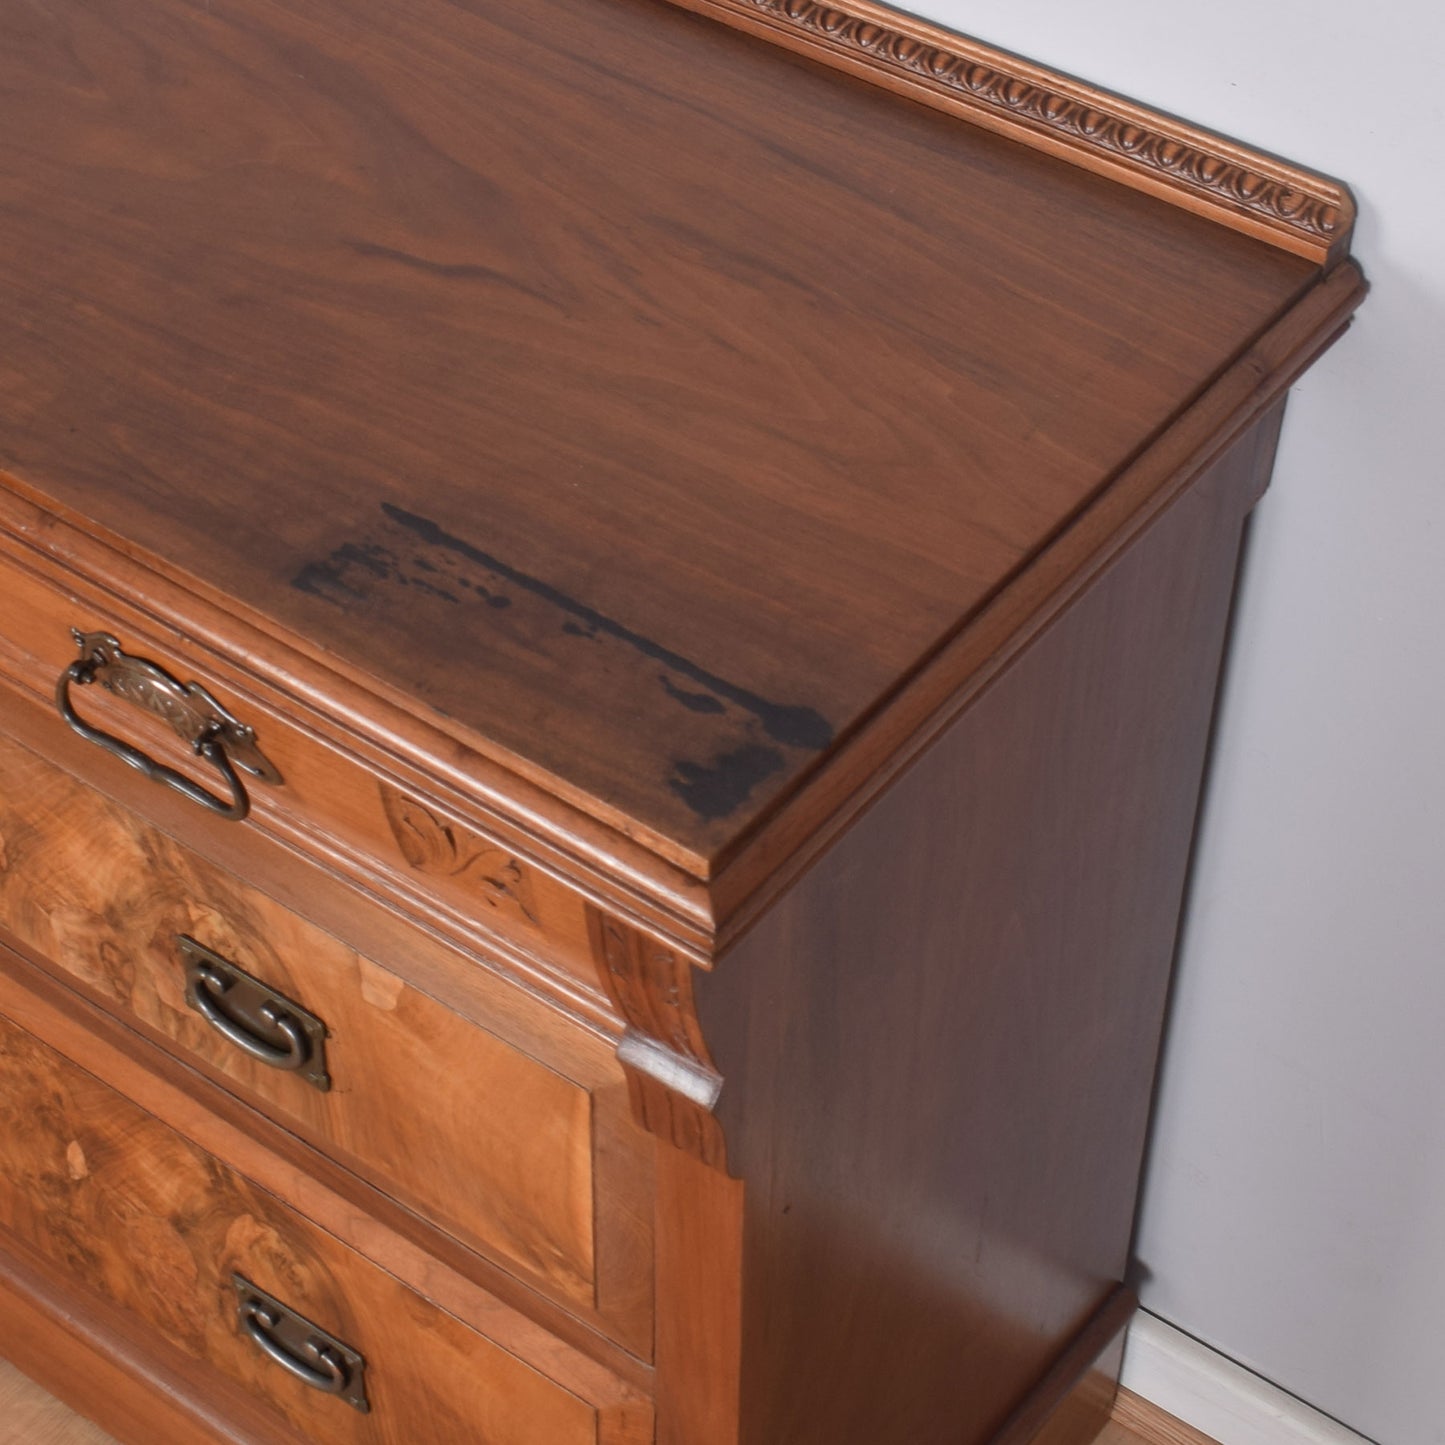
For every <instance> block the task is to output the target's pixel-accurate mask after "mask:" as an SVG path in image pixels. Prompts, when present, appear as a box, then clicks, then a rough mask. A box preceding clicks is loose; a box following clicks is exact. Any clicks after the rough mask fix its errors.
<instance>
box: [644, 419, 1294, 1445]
mask: <svg viewBox="0 0 1445 1445" xmlns="http://www.w3.org/2000/svg"><path fill="white" fill-rule="evenodd" d="M1276 423H1277V418H1270V419H1268V420H1267V421H1266V422H1265V423H1264V424H1262V426H1261V428H1260V429H1258V431H1257V432H1256V433H1255V434H1253V435H1251V436H1250V437H1247V438H1245V440H1244V441H1243V442H1242V443H1240V444H1239V445H1237V446H1236V447H1235V448H1234V450H1233V451H1232V452H1231V453H1229V454H1228V455H1227V456H1226V457H1225V458H1224V459H1222V460H1221V461H1220V462H1219V463H1218V464H1217V465H1216V466H1215V467H1214V468H1213V470H1212V471H1211V472H1210V473H1209V474H1208V475H1207V476H1206V477H1204V478H1203V479H1201V481H1200V482H1199V484H1198V485H1197V486H1196V487H1195V488H1194V489H1193V490H1192V491H1191V492H1190V493H1189V494H1188V495H1187V496H1186V497H1184V498H1183V499H1181V500H1180V501H1179V502H1177V503H1176V504H1175V505H1174V507H1172V508H1171V509H1170V510H1169V511H1168V512H1167V513H1165V514H1164V516H1163V517H1161V518H1160V519H1159V520H1158V521H1157V522H1156V523H1155V524H1154V526H1153V527H1152V528H1151V529H1150V530H1149V531H1148V532H1146V533H1145V534H1144V536H1143V537H1141V538H1140V539H1139V540H1138V541H1137V542H1136V543H1135V544H1134V545H1133V546H1132V547H1131V548H1130V549H1129V550H1128V551H1127V552H1126V553H1125V554H1124V556H1123V557H1122V558H1120V559H1119V561H1118V562H1117V563H1116V564H1115V565H1114V567H1113V568H1112V569H1111V570H1110V571H1109V572H1108V573H1106V574H1105V576H1104V577H1102V578H1101V579H1100V580H1099V581H1098V582H1096V583H1095V585H1094V586H1093V587H1091V588H1090V589H1089V590H1088V591H1087V592H1086V593H1085V594H1084V596H1083V597H1082V598H1081V599H1079V601H1078V602H1077V603H1076V604H1075V605H1074V606H1073V607H1072V608H1071V609H1070V610H1069V611H1068V612H1067V613H1066V614H1065V615H1064V616H1063V617H1061V618H1060V619H1059V620H1058V622H1057V623H1056V624H1055V625H1054V626H1053V627H1051V628H1050V629H1049V630H1048V631H1046V632H1045V633H1044V634H1043V635H1042V636H1040V637H1039V638H1038V639H1037V640H1036V641H1035V643H1034V644H1033V646H1032V647H1030V648H1029V650H1028V651H1027V652H1026V653H1025V654H1024V655H1023V656H1022V657H1021V658H1020V659H1019V660H1018V661H1017V662H1015V664H1014V665H1013V667H1012V668H1011V669H1010V670H1009V671H1008V672H1007V673H1006V674H1005V675H1004V676H1003V677H1002V678H1000V679H999V680H998V681H996V682H995V684H994V685H993V686H992V687H991V688H990V689H989V690H988V691H987V692H986V693H985V694H984V695H983V696H982V697H981V698H979V699H978V700H977V702H976V703H975V704H974V706H973V707H972V708H970V709H969V710H968V711H967V712H966V713H964V715H963V716H962V717H961V718H960V719H959V720H958V722H957V723H956V724H955V725H954V727H953V728H952V730H951V731H949V732H948V733H947V734H945V736H944V737H943V738H942V739H941V740H940V741H939V742H938V744H937V745H936V746H935V747H934V748H933V749H932V750H931V751H930V752H929V753H928V754H927V755H926V756H925V757H924V758H923V760H922V761H921V762H920V763H919V764H918V765H917V766H916V767H914V768H913V769H912V770H911V771H910V772H908V773H907V774H905V775H904V776H903V777H902V778H900V779H899V781H898V782H897V783H896V784H895V786H894V787H893V788H892V789H891V790H890V791H889V792H888V793H887V794H886V795H885V796H884V797H883V798H882V799H881V800H880V802H879V803H878V804H876V805H875V807H874V808H873V810H872V811H871V812H870V813H869V814H868V816H867V818H866V820H865V821H864V822H863V823H861V824H860V825H859V826H858V827H856V828H854V829H853V831H852V832H850V833H849V834H847V835H846V836H845V837H844V838H843V839H842V840H841V842H839V843H838V844H837V845H836V846H835V847H834V848H833V850H832V851H831V852H830V853H829V854H828V855H827V856H826V857H825V858H824V859H823V860H822V861H821V862H820V863H818V864H817V865H816V866H815V867H814V868H813V869H812V871H811V872H810V873H808V874H807V875H806V876H805V877H804V878H803V879H802V880H801V881H800V882H799V883H798V884H797V886H796V887H795V888H794V889H793V890H792V892H790V893H789V894H788V895H787V896H786V897H784V898H783V899H782V900H781V902H780V903H779V904H778V905H777V906H776V907H775V908H774V909H773V910H772V911H771V912H770V913H769V914H768V915H767V916H766V917H765V918H764V919H762V920H761V921H760V922H759V924H758V925H757V927H756V928H755V929H754V930H753V931H752V932H751V933H750V934H749V935H748V937H747V938H746V939H745V940H744V941H743V942H742V943H741V944H740V945H739V946H738V947H737V948H736V949H735V950H734V951H733V952H732V953H730V954H728V955H726V956H724V957H723V958H722V959H721V960H719V962H718V965H717V967H716V968H715V969H714V970H713V971H712V972H711V973H709V974H704V975H700V976H699V977H698V979H697V980H696V984H695V991H696V1006H697V1009H698V1013H699V1015H700V1018H701V1021H702V1031H703V1033H704V1034H705V1035H706V1037H707V1038H708V1040H709V1042H710V1044H711V1053H712V1058H713V1060H714V1062H715V1064H716V1067H717V1068H718V1070H719V1072H720V1074H721V1077H722V1080H723V1083H722V1088H721V1091H720V1095H719V1097H718V1100H717V1104H716V1114H717V1116H718V1119H719V1121H720V1124H721V1127H722V1132H723V1133H724V1134H725V1136H726V1138H727V1142H728V1150H727V1159H728V1166H729V1168H730V1169H731V1170H732V1171H733V1172H735V1173H736V1174H738V1175H739V1176H741V1177H742V1178H744V1179H745V1180H747V1181H748V1189H747V1194H746V1199H745V1206H744V1207H745V1229H744V1277H745V1278H746V1279H758V1280H766V1281H767V1288H766V1289H760V1290H757V1291H754V1292H749V1291H747V1290H746V1289H745V1290H744V1294H743V1322H742V1327H741V1338H742V1351H743V1365H742V1380H743V1385H742V1406H741V1420H742V1424H741V1432H740V1438H741V1439H742V1440H744V1441H746V1442H748V1445H754V1442H757V1445H762V1442H765V1441H769V1440H778V1439H786V1440H788V1441H789V1442H790V1445H815V1442H816V1445H828V1442H836V1441H838V1440H840V1439H858V1440H865V1439H866V1440H868V1441H870V1442H873V1445H894V1442H896V1445H914V1442H919V1441H930V1442H931V1441H935V1440H944V1439H951V1440H957V1441H968V1442H970V1445H974V1442H978V1445H981V1442H984V1441H987V1440H991V1439H993V1438H994V1436H995V1435H996V1434H997V1432H999V1431H1001V1430H1003V1429H1004V1422H1005V1421H1006V1420H1007V1419H1008V1417H1009V1416H1010V1415H1011V1414H1012V1413H1013V1412H1014V1411H1016V1410H1017V1409H1018V1408H1019V1407H1020V1402H1021V1401H1022V1400H1023V1399H1024V1398H1025V1397H1026V1396H1027V1395H1028V1394H1029V1392H1030V1390H1031V1389H1032V1388H1035V1387H1036V1382H1037V1378H1038V1370H1039V1361H1040V1359H1041V1358H1042V1359H1051V1358H1053V1357H1055V1356H1057V1355H1058V1354H1059V1353H1060V1352H1061V1351H1063V1350H1064V1349H1065V1348H1066V1347H1068V1346H1069V1344H1070V1342H1071V1341H1072V1340H1075V1339H1076V1338H1077V1337H1078V1333H1079V1331H1080V1330H1081V1329H1082V1328H1083V1327H1084V1324H1085V1322H1086V1321H1088V1320H1089V1319H1090V1318H1091V1317H1092V1316H1094V1314H1095V1312H1096V1311H1097V1310H1098V1308H1099V1306H1100V1304H1101V1302H1102V1301H1103V1300H1104V1299H1105V1298H1106V1297H1107V1296H1108V1295H1109V1294H1110V1292H1111V1290H1112V1288H1113V1285H1112V1282H1113V1281H1117V1280H1119V1279H1121V1278H1122V1277H1123V1273H1124V1270H1125V1266H1126V1263H1127V1257H1128V1247H1129V1238H1130V1226H1131V1222H1132V1216H1133V1201H1134V1199H1135V1197H1136V1191H1137V1188H1138V1178H1139V1169H1140V1160H1141V1156H1142V1151H1143V1145H1144V1132H1145V1124H1146V1121H1147V1115H1148V1101H1149V1089H1150V1083H1151V1081H1152V1078H1153V1073H1154V1068H1155V1060H1156V1053H1157V1049H1158V1045H1159V1038H1160V1031H1161V1027H1162V1022H1163V1012H1164V1003H1165V993H1166V989H1167V984H1168V977H1169V968H1168V965H1169V960H1170V957H1171V954H1172V951H1173V946H1174V937H1175V930H1176V928H1177V926H1178V918H1179V908H1180V901H1181V893H1182V889H1183V885H1184V878H1185V869H1186V864H1187V861H1188V855H1189V847H1190V841H1191V836H1192V823H1193V818H1194V814H1195V808H1196V805H1197V800H1198V793H1199V787H1200V782H1201V776H1202V770H1203V764H1204V755H1205V746H1206V742H1207V739H1208V733H1209V726H1210V721H1211V717H1212V711H1213V706H1214V694H1215V686H1216V679H1217V672H1218V667H1219V664H1220V660H1221V657H1222V650H1223V644H1224V637H1225V629H1226V624H1227V620H1228V617H1229V612H1230V604H1231V598H1232V593H1233V586H1234V576H1235V567H1236V561H1237V556H1238V550H1239V545H1240V538H1241V530H1242V526H1243V522H1244V517H1245V515H1246V512H1247V509H1248V506H1249V504H1250V503H1251V501H1252V500H1253V498H1254V497H1255V496H1257V494H1258V491H1259V488H1260V486H1261V484H1262V480H1263V478H1264V476H1267V474H1268V465H1269V462H1270V460H1271V459H1272V455H1273V443H1274V435H1275V425H1276ZM668 1227H669V1226H668V1225H667V1223H666V1222H664V1223H663V1225H662V1228H663V1229H664V1231H666V1230H667V1228H668ZM659 1307H660V1309H662V1310H663V1311H669V1310H671V1309H674V1308H677V1305H676V1304H675V1302H673V1301H670V1300H666V1299H664V1300H661V1301H660V1302H659ZM718 1318H719V1321H720V1325H719V1328H722V1327H723V1325H722V1323H721V1322H722V1321H724V1320H725V1319H726V1318H727V1312H726V1311H725V1310H724V1309H722V1308H719V1311H718ZM667 1327H668V1326H667V1324H666V1322H665V1320H664V1323H663V1328H664V1329H666V1328H667Z"/></svg>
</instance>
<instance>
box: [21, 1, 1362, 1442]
mask: <svg viewBox="0 0 1445 1445" xmlns="http://www.w3.org/2000/svg"><path fill="white" fill-rule="evenodd" d="M0 135H3V137H4V140H3V141H0V197H3V201H0V246H3V252H4V255H5V258H6V260H5V265H4V268H3V275H0V317H3V319H4V324H5V338H6V340H5V346H4V349H3V353H0V1354H4V1355H6V1356H8V1357H9V1358H11V1359H13V1360H15V1361H16V1363H17V1364H19V1365H20V1366H21V1367H22V1368H23V1369H25V1370H27V1371H28V1372H30V1373H32V1374H34V1375H36V1376H37V1377H38V1378H40V1379H41V1380H42V1381H43V1382H44V1383H45V1384H46V1385H47V1386H48V1387H49V1388H50V1389H51V1390H53V1391H54V1392H55V1393H57V1394H59V1395H60V1396H62V1397H63V1398H65V1399H67V1400H69V1401H71V1402H72V1403H74V1404H75V1405H76V1406H77V1407H78V1408H80V1409H81V1410H83V1411H85V1412H86V1413H88V1414H90V1415H92V1416H93V1417H94V1418H95V1419H97V1420H98V1421H100V1422H101V1423H102V1424H103V1425H104V1426H105V1427H106V1428H107V1429H108V1430H110V1431H111V1432H112V1433H113V1434H114V1435H115V1436H116V1437H117V1438H118V1439H119V1440H121V1441H122V1442H141V1441H145V1442H154V1441H156V1440H162V1441H165V1442H168V1445H169V1442H176V1445H190V1442H222V1441H226V1442H236V1445H242V1442H244V1445H261V1442H266V1445H272V1442H274V1445H284V1442H289V1445H296V1442H301V1441H322V1442H330V1441H336V1442H344V1445H351V1442H356V1445H471V1442H486V1445H583V1442H587V1445H644V1442H656V1445H853V1442H859V1445H862V1442H867V1445H935V1442H937V1445H943V1442H949V1445H957V1442H960V1441H964V1442H968V1445H1027V1442H1038V1445H1083V1442H1085V1441H1087V1440H1089V1439H1090V1438H1092V1436H1093V1434H1094V1433H1095V1432H1096V1431H1097V1429H1098V1427H1099V1425H1100V1424H1101V1423H1102V1421H1103V1419H1104V1418H1105V1416H1106V1415H1107V1412H1108V1409H1109V1405H1110V1400H1111V1398H1112V1391H1113V1381H1114V1379H1115V1377H1116V1375H1117V1364H1118V1354H1119V1347H1120V1341H1121V1337H1122V1331H1123V1329H1124V1327H1125V1325H1126V1324H1127V1322H1128V1319H1129V1316H1130V1313H1131V1310H1132V1308H1133V1296H1132V1294H1131V1292H1130V1290H1129V1288H1128V1287H1127V1284H1126V1283H1125V1275H1126V1267H1127V1260H1128V1246H1129V1236H1130V1227H1131V1222H1132V1216H1133V1210H1134V1204H1135V1198H1136V1192H1137V1185H1138V1175H1139V1169H1140V1160H1141V1155H1142V1150H1143V1144H1144V1133H1145V1126H1146V1123H1147V1117H1148V1106H1149V1098H1150V1091H1151V1081H1152V1076H1153V1070H1154V1066H1155V1060H1156V1055H1157V1049H1158V1043H1159V1036H1160V1031H1161V1026H1162V1019H1163V1014H1164V1003H1165V995H1166V991H1167V986H1168V979H1169V969H1170V960H1171V956H1172V951H1173V946H1174V939H1175V934H1176V930H1177V926H1178V919H1179V914H1180V908H1181V901H1182V898H1183V890H1184V886H1185V881H1186V873H1187V863H1188V853H1189V846H1190V841H1191V837H1192V832H1193V826H1194V819H1195V814H1196V810H1197V803H1198V796H1199V789H1200V784H1201V777H1202V773H1203V768H1204V761H1205V755H1206V749H1207V743H1208V733H1209V723H1210V718H1211V714H1212V710H1213V706H1214V700H1215V695H1216V691H1217V683H1218V676H1219V671H1220V665H1221V659H1222V656H1223V651H1224V647H1225V641H1226V632H1227V626H1228V621H1229V613H1230V602H1231V598H1232V595H1233V589H1234V584H1235V578H1236V572H1237V566H1238V559H1239V554H1240V546H1241V540H1242V537H1243V534H1244V529H1245V525H1246V521H1247V517H1248V514H1249V512H1250V510H1251V508H1252V507H1253V505H1254V504H1255V502H1256V501H1257V500H1258V498H1259V496H1260V494H1261V493H1262V491H1263V490H1264V488H1265V486H1266V484H1267V482H1268V477H1269V471H1270V467H1271V463H1272V459H1273V452H1274V446H1275V441H1276V438H1277V435H1278V431H1279V426H1280V420H1281V416H1282V412H1283V405H1284V397H1285V393H1286V390H1287V388H1288V386H1289V385H1290V383H1291V382H1292V381H1293V380H1294V379H1295V378H1296V377H1297V376H1298V375H1299V374H1300V373H1301V372H1302V371H1303V370H1304V368H1305V367H1306V366H1307V365H1308V364H1309V363H1310V362H1311V361H1312V360H1313V359H1314V357H1315V356H1316V355H1318V353H1319V352H1320V351H1321V350H1322V349H1323V348H1324V347H1325V346H1327V345H1328V344H1329V343H1330V342H1331V341H1333V340H1334V339H1335V338H1336V337H1337V336H1338V334H1339V333H1340V332H1341V331H1342V330H1343V329H1344V327H1345V326H1346V325H1347V323H1348V321H1349V318H1350V316H1351V314H1352V313H1353V311H1354V309H1355V307H1356V306H1357V305H1358V304H1359V302H1360V300H1361V298H1362V296H1363V294H1364V282H1363V280H1362V278H1361V276H1360V273H1359V270H1358V268H1357V267H1356V266H1355V264H1354V263H1353V262H1352V261H1350V260H1349V259H1348V255H1347V253H1348V245H1349V235H1350V228H1351V222H1352V215H1353V211H1352V205H1351V202H1350V198H1349V196H1348V194H1347V193H1346V192H1345V191H1344V190H1343V189H1342V188H1341V187H1339V186H1338V185H1337V184H1335V183H1333V182H1331V181H1328V180H1326V179H1324V178H1321V177H1318V176H1315V175H1312V174H1309V173H1307V172H1304V171H1301V170H1298V169H1296V168H1294V167H1292V166H1288V165H1285V164H1283V163H1281V162H1279V161H1277V160H1274V159H1272V158H1268V157H1265V156H1262V155H1258V154H1255V153H1252V152H1250V151H1247V150H1245V149H1244V148H1242V147H1240V146H1238V145H1235V144H1233V143H1231V142H1227V141H1224V140H1222V139H1220V138H1218V137H1215V136H1211V135H1209V134H1207V133H1204V132H1201V131H1197V130H1195V129H1193V128H1191V127H1189V126H1186V125H1184V124H1183V123H1181V122H1178V121H1176V120H1173V119H1170V118H1166V117H1163V116H1160V115H1156V114H1153V113H1151V112H1148V111H1145V110H1143V109H1141V108H1140V107H1138V106H1135V105H1133V104H1131V103H1129V102H1126V101H1123V100H1121V99H1119V98H1117V97H1112V96H1107V95H1103V94H1101V93H1099V92H1096V91H1093V90H1090V89H1089V88H1087V87H1085V86H1082V85H1080V84H1079V83H1077V82H1074V81H1070V80H1067V79H1065V78H1063V77H1060V76H1057V75H1052V74H1050V73H1048V72H1046V71H1043V70H1041V69H1039V68H1037V67H1034V66H1032V65H1030V64H1028V63H1027V62H1024V61H1022V60H1019V59H1018V58H1017V57H1012V56H1006V55H1003V54H1001V53H998V52H995V51H991V50H989V49H987V48H986V47H983V46H981V45H978V44H975V43H974V42H971V41H967V40H964V39H962V38H960V37H958V36H954V35H950V34H948V33H945V32H943V31H940V30H937V29H936V28H933V27H931V26H928V25H926V24H924V23H922V22H919V21H915V20H912V19H910V18H907V17H904V16H902V15H900V14H897V13H895V12H892V11H889V10H886V9H883V8H881V7H877V6H873V5H871V4H868V3H866V0H858V3H853V4H850V5H849V6H847V7H842V8H839V7H824V6H822V5H818V4H814V3H811V0H809V3H803V0H796V3H793V0H790V3H786V4H784V3H780V0H686V3H685V4H682V5H677V4H669V3H664V0H532V3H529V4H527V5H525V6H521V5H512V4H503V3H500V0H465V3H458V4H451V3H442V0H418V3H416V4H408V5H405V6H395V5H386V4H382V3H380V0H306V3H302V4H286V5H283V4H279V3H273V0H214V3H212V0H148V3H146V4H140V3H138V0H117V3H113V4H109V5H95V4H88V3H80V0H54V3H51V4H48V5H47V6H45V7H38V6H37V7H10V8H9V9H8V10H7V11H6V13H5V14H4V16H3V17H0ZM126 763H129V764H130V765H131V766H130V767H129V768H127V767H126V766H124V764H126Z"/></svg>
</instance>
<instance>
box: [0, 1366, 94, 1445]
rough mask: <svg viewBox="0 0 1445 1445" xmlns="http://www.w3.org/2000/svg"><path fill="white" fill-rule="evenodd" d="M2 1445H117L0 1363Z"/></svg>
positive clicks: (24, 1377)
mask: <svg viewBox="0 0 1445 1445" xmlns="http://www.w3.org/2000/svg"><path fill="white" fill-rule="evenodd" d="M0 1445H114V1442H113V1441H112V1440H111V1437H110V1436H109V1435H107V1434H106V1433H105V1432H104V1431H103V1430H101V1429H100V1428H99V1427H98V1426H96V1425H92V1424H91V1423H90V1421H88V1420H86V1419H85V1418H84V1417H83V1416H80V1415H77V1414H76V1413H75V1412H74V1411H73V1410H67V1409H66V1408H65V1406H64V1405H62V1404H61V1403H60V1401H59V1400H57V1399H55V1398H54V1397H53V1396H50V1395H47V1394H45V1393H44V1391H42V1390H41V1389H40V1388H39V1387H38V1386H37V1385H35V1384H34V1383H33V1382H32V1381H31V1380H29V1379H28V1378H27V1377H26V1376H24V1375H22V1374H21V1373H20V1371H19V1370H17V1369H16V1368H15V1366H14V1365H12V1364H10V1363H9V1362H8V1361H3V1360H0Z"/></svg>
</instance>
